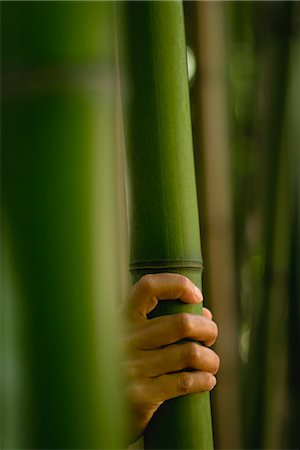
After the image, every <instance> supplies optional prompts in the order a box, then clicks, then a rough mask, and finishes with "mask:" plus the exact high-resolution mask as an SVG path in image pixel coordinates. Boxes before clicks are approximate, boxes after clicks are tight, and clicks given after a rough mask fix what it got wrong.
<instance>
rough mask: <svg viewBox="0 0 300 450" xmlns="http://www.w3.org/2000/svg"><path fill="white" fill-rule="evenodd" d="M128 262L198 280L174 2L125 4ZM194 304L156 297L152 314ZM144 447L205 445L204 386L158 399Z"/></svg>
mask: <svg viewBox="0 0 300 450" xmlns="http://www.w3.org/2000/svg"><path fill="white" fill-rule="evenodd" d="M126 25H127V36H128V47H127V51H128V54H127V62H128V73H129V77H128V80H129V82H130V85H129V86H128V87H129V92H128V115H127V116H126V117H125V122H126V125H127V127H126V131H127V136H126V137H127V150H126V153H127V154H126V156H127V164H128V174H127V175H128V177H127V182H128V203H129V230H130V264H131V273H132V279H133V282H136V281H138V279H139V278H140V277H141V276H143V275H144V274H146V273H157V272H176V273H181V274H183V275H185V276H187V277H189V278H190V279H191V280H192V281H193V282H194V283H195V284H196V285H198V287H201V272H202V255H201V246H200V233H199V223H198V206H197V195H196V184H195V173H194V160H193V145H192V133H191V121H190V105H189V92H188V77H187V67H186V45H185V36H184V22H183V11H182V4H181V2H134V3H129V2H128V3H127V5H126ZM182 311H188V312H191V313H196V314H197V313H201V308H200V307H199V306H198V305H183V303H182V302H180V301H178V300H177V301H170V302H163V304H159V305H158V307H157V308H156V309H155V311H154V313H153V315H155V316H156V315H162V314H174V313H177V312H182ZM144 438H145V447H146V448H147V449H150V448H153V449H154V448H163V449H171V448H172V449H176V448H189V449H205V450H208V449H212V448H213V440H212V426H211V413H210V400H209V394H208V393H199V394H192V395H187V396H184V397H179V398H176V399H173V400H170V401H168V402H165V403H164V404H163V405H162V406H161V407H160V408H159V410H158V411H157V413H156V414H155V415H154V416H153V418H152V421H151V423H150V425H149V426H148V428H147V430H146V432H145V436H144Z"/></svg>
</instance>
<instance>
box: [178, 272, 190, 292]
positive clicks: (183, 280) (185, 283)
mask: <svg viewBox="0 0 300 450" xmlns="http://www.w3.org/2000/svg"><path fill="white" fill-rule="evenodd" d="M178 278H179V282H180V284H181V287H182V290H183V291H186V290H188V289H190V287H191V282H190V280H189V279H188V278H187V277H185V276H184V275H178Z"/></svg>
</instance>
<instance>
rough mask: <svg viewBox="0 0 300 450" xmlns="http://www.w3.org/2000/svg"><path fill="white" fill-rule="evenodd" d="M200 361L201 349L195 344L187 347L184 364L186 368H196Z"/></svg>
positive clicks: (192, 343)
mask: <svg viewBox="0 0 300 450" xmlns="http://www.w3.org/2000/svg"><path fill="white" fill-rule="evenodd" d="M198 359H199V348H198V344H196V343H195V342H190V343H188V344H186V345H185V352H184V362H185V366H186V367H191V368H195V366H196V364H197V361H198Z"/></svg>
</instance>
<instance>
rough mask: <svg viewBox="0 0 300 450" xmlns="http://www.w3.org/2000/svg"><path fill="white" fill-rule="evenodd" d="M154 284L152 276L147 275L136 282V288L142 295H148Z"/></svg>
mask: <svg viewBox="0 0 300 450" xmlns="http://www.w3.org/2000/svg"><path fill="white" fill-rule="evenodd" d="M154 283H155V281H154V276H153V275H150V274H147V275H144V276H143V277H142V278H141V279H140V280H139V281H138V283H137V287H138V289H139V290H140V291H141V292H142V293H143V294H149V293H151V292H152V290H153V287H154Z"/></svg>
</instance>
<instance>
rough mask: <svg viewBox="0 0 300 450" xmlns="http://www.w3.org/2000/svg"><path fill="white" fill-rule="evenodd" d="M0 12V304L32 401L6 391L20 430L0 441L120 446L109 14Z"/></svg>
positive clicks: (95, 6)
mask: <svg viewBox="0 0 300 450" xmlns="http://www.w3.org/2000/svg"><path fill="white" fill-rule="evenodd" d="M1 7H2V18H1V19H2V33H3V34H2V55H3V64H2V68H3V73H2V77H3V85H2V93H3V105H2V115H3V116H2V117H3V123H4V127H3V134H2V144H3V154H2V179H1V182H2V193H3V198H2V208H3V212H4V216H5V230H4V232H5V239H6V238H7V240H6V245H7V246H9V251H8V252H7V253H11V254H12V255H13V256H12V257H11V258H7V260H8V259H9V260H10V266H7V267H6V270H7V271H8V275H6V272H4V275H5V277H8V280H7V283H6V285H9V284H13V285H14V287H15V289H16V290H17V291H18V292H17V294H16V296H15V298H14V299H13V300H11V298H10V296H9V295H7V296H6V297H5V298H4V302H5V304H6V305H7V307H6V308H5V310H6V311H11V310H12V308H11V306H10V302H11V301H15V302H18V308H19V316H18V317H13V319H12V321H13V322H14V324H15V325H14V326H12V327H11V328H10V329H11V330H15V329H16V328H17V330H15V332H16V335H18V336H19V339H18V343H16V347H18V349H19V353H20V358H19V359H18V361H19V363H21V362H22V363H23V365H22V371H21V373H22V380H21V381H22V383H21V384H23V385H24V388H23V390H24V392H25V394H26V395H25V397H26V398H25V400H24V396H23V397H22V396H21V397H22V398H21V397H20V396H18V395H16V396H14V398H12V397H10V392H9V391H8V390H7V391H6V389H5V388H4V392H5V393H6V394H5V395H6V396H7V398H6V403H5V404H6V405H8V407H9V405H12V403H14V406H13V407H11V408H10V411H12V414H13V413H14V411H16V412H17V413H18V412H19V413H20V414H21V415H22V420H19V419H18V420H16V421H15V423H16V424H18V423H21V422H22V423H23V424H24V427H25V428H26V430H25V431H24V432H22V433H20V434H18V433H17V432H16V433H15V431H16V430H9V426H8V428H5V429H4V430H2V431H3V435H2V438H3V442H4V443H5V444H4V446H5V448H35V449H38V448H39V449H44V448H51V449H55V448H64V449H66V448H76V449H79V448H85V449H86V448H98V449H100V448H105V449H107V448H121V447H122V436H121V433H122V432H121V428H122V417H121V414H122V405H121V395H120V389H119V382H118V370H117V360H116V358H117V355H116V345H114V342H115V336H116V334H117V333H116V326H117V325H116V322H115V314H114V302H115V299H116V297H117V294H118V292H117V291H116V287H117V286H118V274H117V271H116V267H117V264H116V261H117V257H116V249H115V247H114V242H115V227H114V224H115V223H116V215H115V186H114V175H115V161H114V158H115V157H114V147H115V142H114V131H115V130H114V120H115V116H114V114H115V110H114V106H115V98H114V92H115V85H114V47H113V37H114V35H113V7H112V4H110V3H109V2H106V3H102V2H100V3H99V2H5V3H4V4H3V5H1ZM12 295H14V292H12ZM11 315H12V314H11ZM19 322H22V323H21V324H19ZM4 338H6V336H4ZM4 345H5V344H4ZM8 358H9V355H8ZM7 369H8V367H7V366H6V365H5V367H4V371H5V373H6V374H7V373H8V371H7ZM16 371H17V374H20V372H19V370H18V367H17V368H16ZM6 379H7V377H6ZM8 381H9V380H8ZM17 382H18V380H16V383H17ZM19 385H20V383H19V384H16V385H15V386H14V389H15V390H16V391H17V390H18V386H19ZM4 415H5V411H4ZM6 425H9V424H7V423H6ZM16 426H17V425H16Z"/></svg>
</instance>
